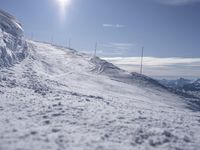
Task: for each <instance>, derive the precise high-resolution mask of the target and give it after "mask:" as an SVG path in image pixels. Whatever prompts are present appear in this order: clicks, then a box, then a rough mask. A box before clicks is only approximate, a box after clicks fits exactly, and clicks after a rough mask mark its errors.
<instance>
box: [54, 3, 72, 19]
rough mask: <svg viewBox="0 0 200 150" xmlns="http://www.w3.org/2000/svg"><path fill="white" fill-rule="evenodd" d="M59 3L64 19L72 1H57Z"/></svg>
mask: <svg viewBox="0 0 200 150" xmlns="http://www.w3.org/2000/svg"><path fill="white" fill-rule="evenodd" d="M57 3H58V6H59V10H60V13H61V14H60V15H61V17H62V18H64V17H65V14H66V9H67V7H68V6H69V5H70V3H71V0H57Z"/></svg>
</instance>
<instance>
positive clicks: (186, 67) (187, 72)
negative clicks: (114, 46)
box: [104, 57, 200, 78]
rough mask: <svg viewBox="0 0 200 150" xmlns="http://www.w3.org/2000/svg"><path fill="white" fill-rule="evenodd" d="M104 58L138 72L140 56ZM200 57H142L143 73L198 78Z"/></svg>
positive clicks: (155, 75) (199, 75)
mask: <svg viewBox="0 0 200 150" xmlns="http://www.w3.org/2000/svg"><path fill="white" fill-rule="evenodd" d="M104 59H105V60H107V61H109V62H111V63H113V64H115V65H117V66H119V67H120V68H122V69H125V70H127V71H130V72H139V70H140V57H124V58H123V57H114V58H104ZM199 66H200V58H155V57H145V58H144V74H146V75H148V76H151V77H157V78H179V77H185V78H200V70H199Z"/></svg>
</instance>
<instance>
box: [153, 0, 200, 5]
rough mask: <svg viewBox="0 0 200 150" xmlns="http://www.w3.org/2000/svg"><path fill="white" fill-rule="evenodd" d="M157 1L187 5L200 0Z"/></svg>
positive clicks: (158, 0)
mask: <svg viewBox="0 0 200 150" xmlns="http://www.w3.org/2000/svg"><path fill="white" fill-rule="evenodd" d="M155 1H157V2H159V3H162V4H168V5H187V4H193V3H197V2H200V0H155Z"/></svg>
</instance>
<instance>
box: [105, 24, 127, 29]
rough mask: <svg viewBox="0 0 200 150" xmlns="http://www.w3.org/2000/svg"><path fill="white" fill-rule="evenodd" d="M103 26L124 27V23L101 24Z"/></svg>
mask: <svg viewBox="0 0 200 150" xmlns="http://www.w3.org/2000/svg"><path fill="white" fill-rule="evenodd" d="M102 26H103V27H104V28H124V27H125V25H122V24H103V25H102Z"/></svg>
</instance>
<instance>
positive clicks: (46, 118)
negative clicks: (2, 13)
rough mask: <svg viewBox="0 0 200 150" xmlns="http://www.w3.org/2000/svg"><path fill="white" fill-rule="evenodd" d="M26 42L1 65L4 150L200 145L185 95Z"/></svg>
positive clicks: (199, 126)
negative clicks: (16, 57)
mask: <svg viewBox="0 0 200 150" xmlns="http://www.w3.org/2000/svg"><path fill="white" fill-rule="evenodd" d="M7 33H8V32H7ZM7 33H6V34H7ZM8 34H9V33H8ZM15 36H16V35H15ZM1 40H3V37H1ZM25 43H26V47H25V49H23V50H24V52H23V54H24V53H25V54H26V55H25V57H24V58H23V59H21V60H20V61H18V62H16V63H13V64H12V65H10V66H9V67H7V66H3V67H1V69H0V113H1V115H0V150H18V149H20V150H30V149H31V150H47V149H48V150H55V149H58V150H66V149H70V150H78V149H79V150H94V149H96V150H122V149H123V150H133V149H136V150H137V149H141V150H146V149H148V150H151V149H152V150H153V149H158V150H161V149H163V150H169V149H170V150H173V149H174V150H178V149H181V150H198V149H199V147H200V113H199V111H194V109H192V108H193V107H195V106H193V105H192V104H190V103H189V102H188V99H186V98H184V97H181V96H178V95H176V94H173V93H171V92H169V91H168V90H167V89H165V88H164V87H163V86H161V85H160V84H159V83H157V82H156V81H154V80H152V79H151V78H148V77H145V76H141V75H138V74H136V73H129V72H126V71H124V70H121V69H119V68H117V67H116V66H114V65H112V64H110V63H108V62H106V61H104V60H101V59H99V58H97V57H95V58H92V57H91V56H88V55H86V54H83V53H80V52H77V51H75V50H70V49H67V48H64V47H59V46H55V45H51V44H48V43H42V42H34V41H30V40H26V41H25ZM5 47H6V46H5ZM6 48H7V47H6ZM7 50H8V49H7Z"/></svg>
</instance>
